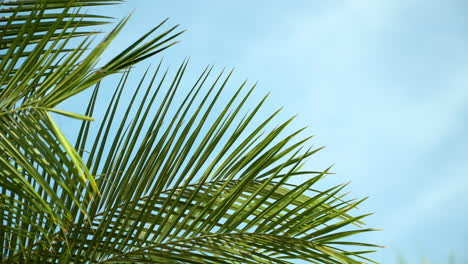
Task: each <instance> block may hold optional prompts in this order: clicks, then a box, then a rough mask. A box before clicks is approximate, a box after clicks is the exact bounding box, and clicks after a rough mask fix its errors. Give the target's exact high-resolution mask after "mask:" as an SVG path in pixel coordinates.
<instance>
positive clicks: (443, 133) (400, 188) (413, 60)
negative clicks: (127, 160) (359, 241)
mask: <svg viewBox="0 0 468 264" xmlns="http://www.w3.org/2000/svg"><path fill="white" fill-rule="evenodd" d="M99 10H100V11H99V12H101V13H102V12H105V14H107V15H110V16H114V17H117V18H122V17H124V16H125V15H127V14H129V13H130V12H131V11H132V10H135V12H134V14H133V17H132V19H131V20H130V22H129V24H128V25H127V27H126V28H125V29H124V31H123V32H122V34H121V35H120V36H119V37H118V38H117V39H116V41H115V42H114V43H113V45H112V50H111V53H112V52H114V51H120V50H122V49H123V48H124V47H126V46H127V45H128V44H129V43H130V42H132V41H134V40H136V39H137V38H138V37H139V36H141V35H142V34H143V33H145V32H146V31H148V30H149V29H150V28H152V27H153V26H154V25H156V24H157V23H159V22H160V21H161V20H162V19H164V18H166V17H170V21H169V23H172V24H181V27H182V28H185V29H187V30H188V31H187V32H186V33H185V34H184V35H183V36H182V37H181V40H182V42H181V43H180V44H178V45H177V46H175V47H173V48H171V49H170V50H169V51H167V52H166V53H165V64H166V65H172V66H173V67H176V66H177V64H179V63H180V62H181V61H182V60H183V59H184V58H185V57H186V56H189V57H190V59H191V63H190V67H189V72H193V73H194V74H198V73H200V71H201V70H202V69H203V68H204V67H205V66H206V65H207V64H216V65H217V66H218V67H219V69H221V68H222V67H224V66H226V67H227V68H231V67H235V68H236V71H235V78H238V80H243V79H245V78H248V79H249V80H252V81H259V86H258V89H257V93H258V94H259V95H263V94H265V93H267V92H271V95H270V98H269V100H268V105H267V106H266V112H267V113H270V112H271V111H270V110H272V109H277V108H279V107H282V106H284V111H283V114H284V115H285V116H291V115H295V114H298V117H297V120H296V121H295V122H294V123H293V127H296V128H300V127H303V126H308V127H309V128H308V133H310V134H314V135H316V137H315V139H314V140H313V143H314V145H315V146H326V149H325V150H323V151H322V152H320V153H319V154H317V155H316V157H314V158H313V159H312V160H311V161H310V163H309V164H308V165H307V166H308V167H309V168H311V169H317V168H320V169H323V168H325V167H327V166H328V165H330V164H335V165H334V168H333V171H334V172H336V173H337V175H336V176H333V179H330V181H332V182H336V183H344V182H348V181H351V184H350V186H348V188H347V189H348V191H351V192H352V195H354V196H355V197H366V196H369V197H370V198H369V199H368V200H367V201H366V202H365V203H364V204H363V205H362V206H361V207H360V208H361V209H360V210H361V211H362V213H367V212H375V214H374V215H372V216H370V217H368V218H367V221H366V222H367V223H368V225H369V226H370V227H375V228H382V229H384V230H383V231H380V232H374V233H373V234H369V235H366V236H365V240H366V242H371V243H376V244H380V245H385V246H387V247H388V248H386V249H382V250H380V251H379V253H377V254H375V255H374V256H375V259H376V260H378V261H380V262H382V263H395V260H396V258H397V256H398V255H403V256H405V257H406V258H407V259H409V260H410V261H411V263H416V262H417V261H419V260H420V259H421V258H422V257H427V258H428V259H431V261H433V262H434V263H444V262H445V261H446V260H448V256H449V255H450V254H452V253H454V254H456V256H457V257H458V258H459V259H464V260H465V261H467V260H468V253H467V252H468V226H467V225H466V223H468V200H467V199H466V196H465V193H466V192H467V191H468V151H467V149H468V137H467V135H468V122H467V120H468V14H467V13H468V1H465V0H459V1H457V0H440V1H436V0H432V1H427V0H426V1H419V0H393V1H383V0H347V1H345V0H333V1H310V0H307V1H266V0H257V1H246V0H240V1H229V2H228V1H207V0H202V1H190V2H188V1H147V0H146V1H145V0H131V1H129V2H128V3H125V4H123V5H120V6H115V7H105V8H99ZM93 12H95V11H93ZM158 60H159V59H158V58H156V59H154V60H152V61H151V62H152V63H153V64H156V63H157V62H158ZM257 98H259V97H257Z"/></svg>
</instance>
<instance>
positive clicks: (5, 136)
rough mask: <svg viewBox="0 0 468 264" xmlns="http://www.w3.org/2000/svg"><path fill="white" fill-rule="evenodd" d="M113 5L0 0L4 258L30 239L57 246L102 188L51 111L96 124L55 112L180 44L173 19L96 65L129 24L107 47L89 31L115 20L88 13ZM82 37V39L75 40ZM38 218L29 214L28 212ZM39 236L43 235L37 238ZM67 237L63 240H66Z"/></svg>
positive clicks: (102, 0)
mask: <svg viewBox="0 0 468 264" xmlns="http://www.w3.org/2000/svg"><path fill="white" fill-rule="evenodd" d="M118 2H120V1H113V0H99V1H97V0H37V1H36V0H34V1H33V0H18V1H8V0H5V1H1V2H0V13H2V14H4V15H5V16H3V17H1V18H0V206H1V208H0V211H1V212H0V236H1V243H0V254H1V255H2V257H3V256H8V255H9V254H10V253H12V252H15V250H17V249H18V248H21V247H24V246H25V245H30V244H28V243H29V241H36V240H39V241H40V243H45V244H48V246H50V243H52V242H53V240H54V238H53V236H55V235H53V234H56V233H57V232H58V231H60V232H66V226H67V225H68V224H69V223H70V222H72V221H73V219H74V218H73V217H74V215H73V212H72V211H70V210H71V209H73V208H78V210H80V211H82V212H83V214H84V215H86V213H85V211H84V208H85V207H86V206H87V205H88V204H89V201H90V200H91V199H93V198H94V197H95V196H96V195H99V190H98V188H97V185H96V183H95V180H94V175H92V174H91V173H90V172H89V170H88V168H87V166H86V165H85V164H84V162H83V160H82V157H81V155H80V154H78V152H77V150H75V148H74V147H73V146H72V145H71V144H70V143H69V142H68V140H67V139H66V138H65V136H64V135H63V134H62V132H61V131H60V129H59V128H58V127H57V126H56V124H55V122H54V120H53V119H52V117H51V116H50V115H49V112H54V113H58V114H62V115H65V116H69V117H73V118H78V119H83V120H92V118H91V117H88V116H83V115H79V114H75V113H69V112H66V111H63V110H59V109H56V108H55V106H56V105H57V104H59V103H61V102H63V101H64V100H66V99H68V98H70V97H71V96H73V95H75V94H77V93H80V92H81V91H83V90H85V89H87V88H89V87H91V86H93V85H94V84H95V83H97V82H99V81H100V80H101V79H102V78H104V77H106V76H108V75H110V74H114V73H118V72H120V71H122V70H125V69H127V68H128V67H130V66H132V65H134V64H135V63H137V62H139V61H141V60H143V59H146V58H148V57H150V56H152V55H155V54H157V53H159V52H161V51H162V50H164V49H166V48H168V47H170V46H171V45H173V44H174V43H175V41H174V39H175V38H176V37H177V36H178V35H179V34H180V33H181V32H176V31H175V30H176V27H172V28H169V29H165V30H162V26H163V25H164V24H165V22H166V21H163V22H162V23H161V24H160V25H158V26H156V27H155V28H154V29H153V30H151V31H150V32H149V33H148V34H145V35H144V36H142V37H141V38H140V39H138V40H137V41H136V42H135V43H134V44H133V45H131V46H130V47H129V48H127V49H126V50H124V51H122V52H121V53H120V54H118V56H116V57H115V58H114V59H112V60H110V61H109V62H107V63H104V65H103V66H101V67H96V65H97V62H98V60H99V58H100V56H101V54H102V53H103V52H104V51H105V49H106V48H107V47H108V45H109V44H110V43H111V41H112V40H113V39H114V38H115V36H116V35H117V34H118V33H119V32H120V31H121V29H122V28H123V26H124V25H125V23H126V22H127V20H128V18H125V19H123V20H122V21H120V22H119V23H117V25H116V26H115V27H114V29H113V30H112V31H111V32H110V33H109V34H108V35H106V36H105V37H104V38H103V39H102V41H100V43H98V44H97V45H92V42H91V39H90V36H91V35H93V34H95V33H96V32H94V31H85V30H84V29H85V28H87V27H90V26H96V25H102V24H105V23H108V20H109V18H108V17H105V16H99V15H91V14H87V13H85V12H84V9H82V8H85V7H88V6H95V5H108V4H115V3H118ZM76 37H83V38H81V39H77V41H71V39H72V38H76ZM30 211H32V212H34V213H33V215H32V216H31V215H28V213H27V212H30ZM36 232H39V233H36ZM60 237H62V238H63V236H60Z"/></svg>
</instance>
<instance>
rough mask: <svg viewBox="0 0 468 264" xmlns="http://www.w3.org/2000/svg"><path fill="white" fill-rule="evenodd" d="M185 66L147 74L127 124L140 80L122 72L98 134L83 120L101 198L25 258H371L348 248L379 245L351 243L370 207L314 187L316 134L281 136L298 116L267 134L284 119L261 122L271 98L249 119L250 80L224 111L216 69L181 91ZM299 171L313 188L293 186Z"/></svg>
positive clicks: (85, 150)
mask: <svg viewBox="0 0 468 264" xmlns="http://www.w3.org/2000/svg"><path fill="white" fill-rule="evenodd" d="M186 68H187V63H186V62H184V63H183V64H182V65H181V66H180V67H179V69H178V71H177V73H176V74H175V76H174V77H173V78H171V79H170V80H168V74H167V72H164V73H161V71H162V70H161V66H158V68H157V69H156V70H155V73H154V74H153V75H152V76H151V77H148V75H149V73H148V72H146V73H145V75H144V77H143V78H142V80H141V81H140V83H139V85H138V86H137V89H136V91H135V93H134V95H133V96H132V98H131V99H130V102H128V107H126V109H125V107H124V109H123V116H122V118H121V119H120V121H119V120H118V119H116V116H115V114H116V112H118V111H119V112H122V110H120V109H122V107H121V106H120V104H121V103H122V102H121V101H122V91H123V90H124V89H125V87H126V86H127V85H128V84H127V79H128V78H129V75H130V72H128V71H127V72H125V73H124V74H123V76H122V79H121V81H120V83H119V85H118V87H117V89H116V91H115V94H114V96H113V97H112V98H111V101H110V103H109V106H108V109H107V111H106V113H105V117H104V118H103V119H102V122H101V124H100V126H99V127H96V128H93V126H94V125H96V124H94V123H93V124H90V123H89V122H86V121H83V124H82V127H81V129H80V133H79V135H78V137H77V141H76V144H75V148H76V149H79V150H80V151H79V153H80V155H82V158H83V160H84V161H85V162H86V165H87V167H88V168H89V169H90V172H91V174H93V175H99V176H98V177H97V178H96V184H97V186H98V189H99V190H100V191H101V195H100V196H96V197H95V199H93V200H89V201H88V203H87V204H86V205H84V207H85V210H84V212H83V210H81V208H79V206H78V204H74V203H69V204H70V207H67V208H68V209H69V211H70V212H71V214H72V215H73V217H74V219H75V220H74V222H73V223H72V224H70V225H69V226H67V227H66V229H67V232H66V233H57V234H56V237H57V239H58V240H57V242H56V243H55V247H51V248H49V250H46V249H47V248H45V247H42V248H40V247H37V248H32V247H31V246H29V245H24V246H23V247H24V248H25V249H26V250H25V251H21V250H18V252H21V253H19V254H21V256H22V258H23V259H24V260H27V259H28V256H32V257H37V256H38V255H40V256H44V258H41V259H42V260H45V259H47V260H49V261H50V262H55V261H58V260H59V259H67V260H69V261H74V262H91V263H134V262H137V263H290V262H288V260H289V261H290V260H293V259H303V260H307V261H309V262H310V263H361V262H358V260H359V259H360V260H363V261H369V260H367V259H366V258H365V253H368V252H372V250H370V251H350V250H346V249H347V248H348V247H349V246H365V247H368V246H370V247H375V245H371V244H364V243H357V242H353V241H348V240H346V238H347V237H348V236H352V235H354V234H358V233H363V232H368V231H372V230H373V229H369V228H363V227H361V226H362V225H363V223H362V222H361V219H362V218H364V217H365V216H366V215H360V216H352V215H350V214H349V212H350V211H351V210H352V209H354V208H355V207H356V206H357V205H358V204H359V203H361V202H362V201H363V200H353V199H346V196H345V195H343V194H341V191H342V189H343V188H344V186H336V187H333V188H330V189H329V190H326V191H317V190H315V189H314V186H315V185H316V183H317V182H318V181H319V180H321V179H323V177H324V176H326V175H328V174H329V170H325V171H323V172H308V171H303V170H301V167H302V165H303V162H304V160H305V159H306V158H308V157H310V156H311V155H313V154H315V153H316V152H317V151H318V150H319V149H304V148H303V147H304V144H305V143H306V142H307V140H308V138H305V139H304V138H302V139H301V138H299V136H300V133H301V131H302V130H299V131H296V132H293V133H290V134H286V135H284V136H282V135H283V134H284V133H285V131H286V128H287V126H288V124H289V123H290V122H291V120H286V121H285V122H283V123H282V124H281V125H279V126H277V127H276V128H273V129H271V130H268V129H267V128H268V127H269V126H270V125H271V122H272V120H274V117H275V116H276V115H277V113H278V112H276V113H273V114H272V115H271V116H269V117H267V118H266V119H265V120H264V121H262V122H255V123H253V120H256V119H258V116H257V115H258V112H259V110H260V108H261V106H262V104H263V103H264V102H265V98H264V99H262V100H261V101H260V102H258V104H257V106H256V107H255V108H254V109H253V110H252V111H250V112H247V113H245V111H244V110H243V109H244V106H245V104H246V102H247V100H248V98H249V96H250V95H251V93H252V91H253V88H254V87H251V88H249V89H246V87H247V84H246V83H244V84H242V85H241V87H240V88H239V89H237V90H236V91H235V93H234V94H233V96H232V97H229V98H231V99H230V100H228V102H225V103H221V102H220V98H221V96H222V91H223V89H225V88H226V86H227V84H228V81H229V78H230V75H231V73H229V74H227V76H226V75H225V74H223V73H220V74H218V75H216V76H214V80H211V79H210V78H209V77H210V76H211V75H212V68H207V69H206V70H205V71H204V72H203V73H202V74H201V75H200V76H199V78H198V81H197V82H196V83H195V84H194V85H193V86H192V88H191V89H190V90H188V91H187V92H186V93H185V94H182V95H180V94H179V93H180V91H179V90H180V84H181V82H182V77H183V75H184V73H185V71H186ZM148 78H149V84H147V87H146V88H143V87H144V83H145V81H148V80H146V79H148ZM205 87H207V88H205ZM244 90H246V91H244ZM180 96H182V97H180ZM97 98H98V87H96V89H95V91H94V93H93V95H92V98H91V100H90V105H89V107H88V110H87V112H86V115H91V114H92V113H93V108H94V104H96V100H97ZM176 98H178V100H177V101H180V103H176V102H175V101H176V100H175V99H176ZM134 106H137V107H136V108H135V109H134ZM154 106H156V108H155V107H154ZM214 109H221V110H220V111H215V110H214ZM90 138H92V139H93V140H92V141H90ZM297 175H301V176H302V177H306V178H307V179H306V181H305V182H304V183H302V184H292V183H290V181H289V179H290V178H292V177H297ZM86 187H87V188H89V183H88V184H87V186H86ZM87 219H89V220H90V221H87ZM350 226H355V228H354V229H352V228H350ZM343 228H344V229H343ZM37 232H40V231H37ZM60 239H63V241H67V243H63V241H62V240H60ZM31 243H32V242H31ZM37 243H39V241H35V242H34V244H37ZM42 244H44V243H42ZM52 244H53V243H52ZM51 252H52V253H51Z"/></svg>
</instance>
